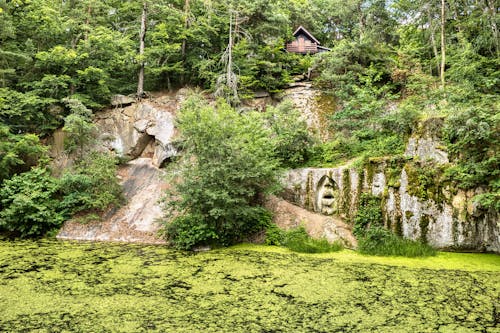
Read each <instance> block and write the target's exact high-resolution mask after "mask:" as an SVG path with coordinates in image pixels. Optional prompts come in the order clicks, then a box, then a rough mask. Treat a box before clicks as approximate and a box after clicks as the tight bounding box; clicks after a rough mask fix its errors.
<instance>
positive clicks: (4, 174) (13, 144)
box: [0, 124, 47, 183]
mask: <svg viewBox="0 0 500 333" xmlns="http://www.w3.org/2000/svg"><path fill="white" fill-rule="evenodd" d="M46 152H47V148H46V147H45V146H43V145H42V144H41V143H40V139H39V138H38V136H37V135H35V134H13V133H12V132H11V131H10V129H9V128H8V127H7V126H4V125H2V124H0V183H1V182H2V180H4V179H7V178H9V177H11V176H12V175H14V174H17V173H22V172H25V171H28V170H29V169H30V168H31V167H32V166H34V165H36V164H37V163H38V161H39V159H43V158H44V157H46Z"/></svg>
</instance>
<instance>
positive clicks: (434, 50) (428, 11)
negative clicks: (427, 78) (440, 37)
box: [427, 5, 441, 75]
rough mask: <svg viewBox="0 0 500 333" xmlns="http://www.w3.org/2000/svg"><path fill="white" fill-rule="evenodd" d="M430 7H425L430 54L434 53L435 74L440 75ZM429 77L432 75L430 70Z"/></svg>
mask: <svg viewBox="0 0 500 333" xmlns="http://www.w3.org/2000/svg"><path fill="white" fill-rule="evenodd" d="M430 6H431V5H429V7H427V15H428V19H429V30H430V33H431V34H430V39H431V45H432V52H433V53H434V59H435V61H436V68H437V72H436V74H437V75H439V73H441V70H440V67H439V54H438V48H437V44H436V38H435V37H434V29H435V28H434V25H433V24H432V14H431V7H430ZM431 75H432V69H431Z"/></svg>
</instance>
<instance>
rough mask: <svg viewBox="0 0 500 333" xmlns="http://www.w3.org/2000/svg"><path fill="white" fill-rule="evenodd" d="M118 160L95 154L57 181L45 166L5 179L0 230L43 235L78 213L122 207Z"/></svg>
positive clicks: (0, 203) (23, 234)
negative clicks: (111, 206) (117, 175)
mask: <svg viewBox="0 0 500 333" xmlns="http://www.w3.org/2000/svg"><path fill="white" fill-rule="evenodd" d="M115 170H116V161H115V159H114V158H112V157H110V156H108V155H107V154H97V153H93V154H90V155H89V156H87V157H86V158H85V159H83V160H82V161H80V162H79V163H77V164H76V165H75V166H74V167H73V168H71V169H68V170H66V171H65V172H64V174H63V175H62V177H61V178H55V177H53V176H52V175H51V173H50V170H49V169H48V168H46V167H35V168H33V169H31V170H30V171H27V172H24V173H22V174H19V175H16V176H14V177H12V178H11V179H8V180H5V181H4V182H3V184H2V188H1V189H0V230H1V231H7V232H8V233H9V234H11V235H12V236H20V237H28V236H42V235H44V234H46V233H47V232H49V231H51V230H53V229H57V228H58V227H60V226H61V224H62V222H64V221H65V220H66V219H68V218H70V217H72V216H73V215H74V214H76V213H81V212H86V213H88V212H92V213H98V212H101V211H103V210H105V209H106V208H108V207H109V206H110V205H118V204H120V199H121V192H122V190H121V187H120V185H119V184H118V181H117V179H116V174H115Z"/></svg>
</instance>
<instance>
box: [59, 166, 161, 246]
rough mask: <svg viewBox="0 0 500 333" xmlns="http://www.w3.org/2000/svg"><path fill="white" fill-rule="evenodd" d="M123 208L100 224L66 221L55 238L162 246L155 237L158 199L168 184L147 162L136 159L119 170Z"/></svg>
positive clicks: (157, 170)
mask: <svg viewBox="0 0 500 333" xmlns="http://www.w3.org/2000/svg"><path fill="white" fill-rule="evenodd" d="M119 174H120V177H121V179H122V186H123V191H124V195H125V198H126V201H127V202H126V205H124V206H123V207H121V208H119V209H118V210H113V211H110V212H108V213H107V214H106V216H104V217H103V221H95V222H90V223H80V222H79V221H77V220H73V221H67V222H66V223H65V224H64V226H63V227H62V229H61V230H60V231H59V234H58V235H57V238H59V239H73V240H88V241H90V240H92V241H95V240H97V241H117V242H140V243H151V244H163V243H165V241H164V240H163V239H161V237H159V236H158V230H159V229H160V224H159V222H158V219H160V218H161V217H162V214H163V213H162V209H161V206H160V203H159V199H160V198H161V196H162V195H163V192H164V190H165V188H166V186H167V184H166V183H165V182H164V180H163V172H162V171H161V170H160V169H158V168H157V167H156V166H154V165H153V164H152V160H151V159H150V158H138V159H136V160H134V161H131V162H129V163H127V164H126V165H124V166H123V167H121V168H120V171H119Z"/></svg>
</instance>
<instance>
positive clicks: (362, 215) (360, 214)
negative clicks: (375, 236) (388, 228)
mask: <svg viewBox="0 0 500 333" xmlns="http://www.w3.org/2000/svg"><path fill="white" fill-rule="evenodd" d="M381 206H382V203H381V199H380V198H379V197H377V196H374V195H371V194H368V193H362V194H361V197H360V199H359V209H358V211H357V212H356V216H355V217H354V230H353V233H354V235H356V236H362V235H363V234H364V233H365V232H366V230H368V229H370V228H376V227H380V226H383V224H384V221H383V219H382V210H381Z"/></svg>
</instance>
